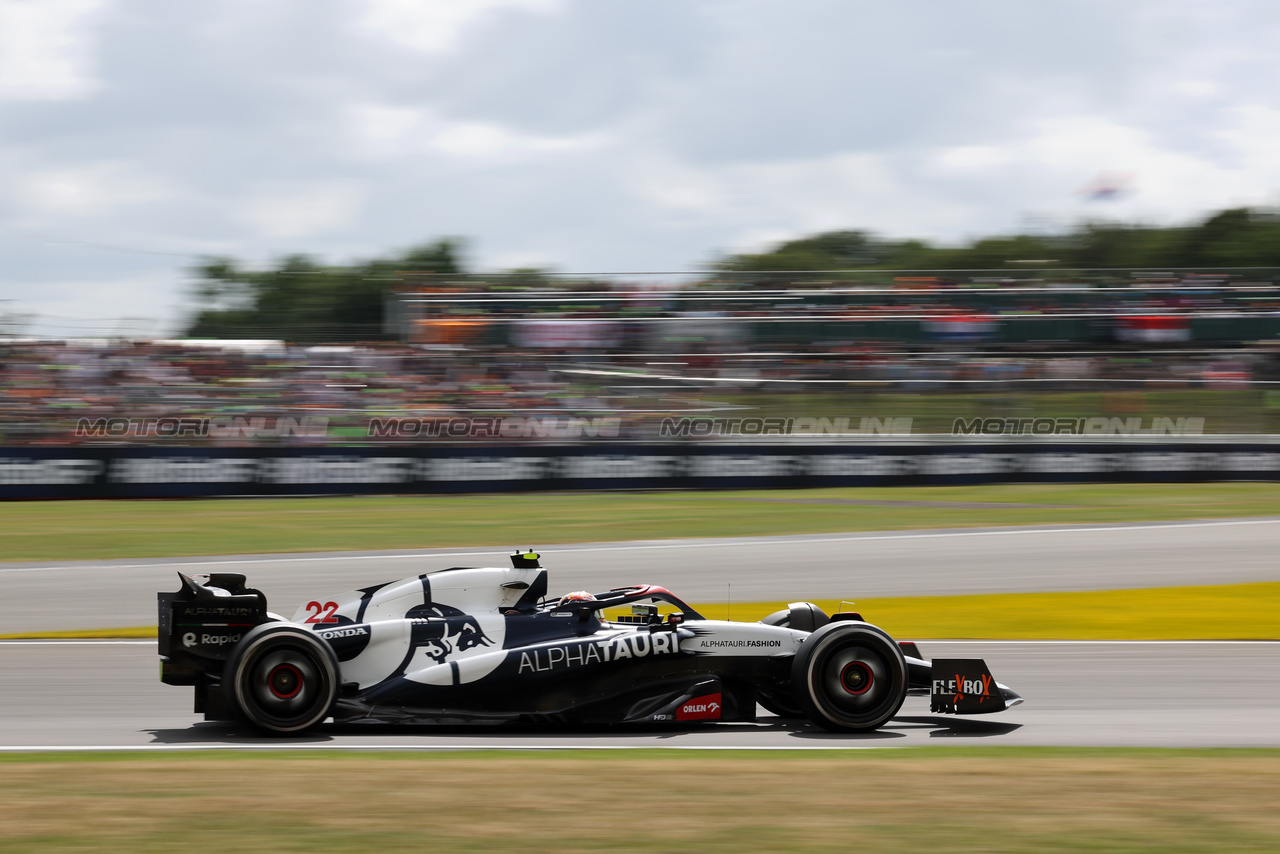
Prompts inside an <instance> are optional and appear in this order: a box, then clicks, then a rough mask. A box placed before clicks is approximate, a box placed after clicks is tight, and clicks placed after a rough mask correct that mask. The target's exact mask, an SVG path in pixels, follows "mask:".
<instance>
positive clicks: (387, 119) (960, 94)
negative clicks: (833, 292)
mask: <svg viewBox="0 0 1280 854" xmlns="http://www.w3.org/2000/svg"><path fill="white" fill-rule="evenodd" d="M933 7H937V8H933ZM1278 40H1280V5H1278V4H1275V3H1272V2H1263V0H1226V2H1217V3H1208V2H1201V0H1132V2H1129V3H1121V4H1116V3H1114V2H1113V0H1046V2H1044V3H1038V4H1027V3H1022V4H1015V3H1011V2H1008V0H973V2H972V3H970V4H966V5H964V6H963V7H961V6H957V5H955V4H951V5H950V6H947V5H946V4H932V6H931V7H930V10H929V13H928V14H924V13H922V12H921V11H920V4H914V5H913V4H897V5H896V6H895V5H894V4H884V3H874V2H871V0H794V2H792V3H789V4H779V3H776V2H769V0H716V2H714V3H690V2H688V0H643V2H642V0H610V2H600V0H371V2H356V0H278V2H276V3H271V4H262V3H255V2H252V0H240V1H239V2H231V3H206V4H177V3H174V2H173V0H130V2H129V3H108V2H105V0H102V2H93V1H92V0H0V127H3V129H4V130H3V142H2V148H0V223H5V224H6V225H8V226H9V227H8V228H0V254H3V257H4V258H5V265H4V269H3V270H0V298H16V299H19V300H26V299H28V297H27V294H28V293H29V292H31V289H32V285H31V283H32V282H50V283H53V282H61V281H69V282H90V281H98V280H103V281H108V280H109V281H110V282H125V281H127V280H128V278H129V273H128V271H130V270H137V271H139V275H140V276H143V277H145V276H148V275H151V273H152V272H153V266H154V265H156V264H169V265H170V269H171V270H173V271H175V272H174V276H173V277H172V278H180V277H181V275H182V273H181V269H182V267H183V266H185V265H186V264H188V263H189V259H184V258H176V259H164V258H158V257H156V256H151V255H148V254H147V253H148V252H149V251H155V250H157V249H158V250H161V251H182V250H185V249H190V250H191V251H192V252H193V253H194V252H197V251H200V250H201V249H203V248H206V247H213V249H214V250H215V251H217V252H219V253H222V254H227V255H231V256H234V257H237V258H241V259H248V260H250V261H254V260H257V261H262V262H269V261H270V259H272V258H275V257H278V255H279V254H281V253H284V252H305V253H311V254H314V255H318V256H321V257H324V258H328V259H333V260H335V261H336V260H346V259H349V258H368V257H373V256H377V255H382V254H386V253H387V252H390V251H393V250H395V249H398V248H401V247H405V246H410V245H413V244H416V243H420V242H423V241H428V240H431V239H434V238H437V237H440V236H444V235H460V236H463V237H465V238H467V239H468V240H469V241H470V242H469V247H470V252H471V253H472V257H471V261H472V262H473V263H474V264H476V265H478V266H481V267H490V268H492V267H506V266H510V265H514V264H523V263H526V262H527V263H537V264H538V265H540V266H541V265H552V266H555V267H557V268H558V269H561V270H578V271H581V270H602V269H633V270H634V269H681V268H688V267H690V266H693V265H696V264H698V263H699V262H702V261H705V260H707V258H708V256H709V255H710V254H711V253H713V252H715V251H716V250H717V249H730V250H734V251H757V250H759V249H762V248H763V246H764V244H765V243H766V242H769V241H774V240H777V239H784V238H787V237H795V236H800V235H803V234H807V233H812V232H813V231H816V230H825V229H844V228H861V229H868V230H872V231H878V232H880V233H883V234H886V235H888V236H894V237H907V236H918V237H925V238H932V239H935V240H946V241H955V240H958V239H961V238H967V237H976V236H980V235H985V234H993V233H1001V232H1007V231H1009V230H1011V229H1016V228H1018V227H1019V226H1020V225H1021V224H1022V223H1023V221H1024V218H1025V217H1026V216H1027V215H1028V214H1033V215H1036V216H1037V217H1039V218H1040V220H1041V221H1052V222H1056V223H1061V224H1070V223H1071V222H1074V221H1076V220H1078V219H1080V218H1082V217H1085V216H1106V217H1114V218H1117V219H1124V218H1130V219H1144V220H1151V221H1158V222H1178V221H1187V220H1190V219H1193V218H1196V217H1200V216H1203V215H1205V214H1207V213H1209V212H1211V211H1213V210H1215V209H1219V208H1221V207H1224V206H1227V205H1235V204H1240V203H1251V202H1253V203H1256V202H1260V201H1261V202H1266V201H1271V200H1273V199H1274V198H1275V194H1276V192H1277V191H1278V190H1280V160H1277V159H1276V158H1275V157H1274V155H1273V153H1272V147H1273V140H1274V139H1276V138H1277V136H1280V107H1277V105H1276V101H1275V98H1274V93H1273V92H1272V88H1273V87H1272V86H1271V83H1272V81H1274V79H1275V78H1276V75H1277V73H1280V53H1277V52H1276V51H1275V50H1274V45H1275V44H1276V43H1277V41H1278ZM1104 172H1112V173H1125V174H1128V173H1134V174H1135V177H1134V180H1133V184H1132V191H1131V192H1129V193H1127V194H1125V195H1124V196H1123V197H1121V198H1117V199H1115V200H1113V201H1109V202H1106V203H1094V204H1090V203H1086V202H1085V201H1084V199H1083V198H1082V196H1081V195H1080V193H1079V190H1080V188H1081V187H1082V186H1084V185H1085V184H1087V183H1088V182H1089V181H1090V180H1091V179H1092V178H1093V177H1094V176H1096V175H1098V174H1100V173H1104ZM89 244H98V246H97V247H96V248H95V247H93V246H90V245H89ZM526 259H527V260H526ZM108 268H109V269H108ZM103 287H111V288H116V287H119V299H118V300H116V301H115V302H114V303H113V302H111V301H110V300H107V302H108V304H109V307H108V309H107V310H108V311H110V312H111V313H112V314H122V313H146V311H148V310H149V304H148V302H147V298H144V297H140V296H139V292H138V291H136V290H132V289H128V288H126V287H125V286H124V285H118V286H117V285H116V284H104V285H103ZM167 298H168V299H171V300H175V301H176V300H180V299H181V298H182V293H181V289H171V290H170V292H169V296H168V297H167ZM133 300H139V302H138V307H131V306H130V305H128V304H127V303H129V302H130V301H133Z"/></svg>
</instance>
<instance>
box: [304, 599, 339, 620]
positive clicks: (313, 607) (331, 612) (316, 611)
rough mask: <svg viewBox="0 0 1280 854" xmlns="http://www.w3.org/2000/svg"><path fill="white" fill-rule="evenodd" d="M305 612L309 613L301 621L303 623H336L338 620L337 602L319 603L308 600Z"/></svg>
mask: <svg viewBox="0 0 1280 854" xmlns="http://www.w3.org/2000/svg"><path fill="white" fill-rule="evenodd" d="M307 612H308V613H309V614H310V616H309V617H307V618H306V619H305V620H303V621H302V622H304V623H336V622H338V618H337V616H336V615H337V613H338V603H337V602H325V603H324V604H323V605H321V604H320V603H319V602H308V603H307Z"/></svg>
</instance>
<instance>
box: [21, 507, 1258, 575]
mask: <svg viewBox="0 0 1280 854" xmlns="http://www.w3.org/2000/svg"><path fill="white" fill-rule="evenodd" d="M1277 524H1280V519H1231V520H1226V521H1218V522H1152V523H1143V524H1130V525H1125V524H1118V525H1098V526H1093V527H1088V528H1079V527H1073V526H1061V527H1049V528H1001V529H998V530H977V531H972V530H963V529H957V530H954V531H935V532H931V533H927V534H926V533H915V534H895V533H889V532H867V533H863V534H849V535H844V536H827V537H796V538H792V537H789V536H787V535H785V534H782V535H777V534H775V535H771V536H768V537H734V538H721V539H716V538H709V539H707V540H706V541H698V542H677V543H664V542H652V541H649V542H646V541H644V540H639V541H637V542H636V543H634V544H627V545H616V546H590V545H582V546H580V545H577V544H574V543H564V544H561V545H560V546H558V547H557V548H556V551H562V552H634V551H649V550H653V549H705V548H734V547H750V548H760V547H762V546H770V545H776V546H791V545H802V544H808V543H846V542H857V541H859V540H933V539H942V538H947V537H1007V536H1026V535H1030V534H1097V533H1107V532H1110V531H1119V532H1123V531H1149V530H1164V529H1167V528H1220V527H1227V526H1233V525H1277ZM542 551H543V552H544V553H546V551H547V550H546V549H543V550H542ZM475 555H497V556H501V557H504V558H505V557H506V555H507V552H505V551H494V550H484V551H470V552H434V551H430V550H424V551H422V552H410V553H408V554H406V553H398V554H388V553H372V554H350V555H326V554H324V553H320V554H318V555H317V556H315V557H305V556H304V557H257V558H233V559H230V560H188V561H172V562H166V563H161V562H159V560H162V559H158V560H157V562H155V563H120V564H114V563H105V564H81V565H67V566H23V567H11V568H8V569H0V573H8V572H56V571H62V570H99V569H170V568H173V567H184V566H236V565H241V564H265V563H309V562H313V563H321V562H326V561H343V560H397V559H403V560H410V559H419V558H446V557H472V556H475Z"/></svg>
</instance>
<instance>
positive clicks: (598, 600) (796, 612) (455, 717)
mask: <svg viewBox="0 0 1280 854" xmlns="http://www.w3.org/2000/svg"><path fill="white" fill-rule="evenodd" d="M511 563H512V567H511V568H510V569H506V568H469V567H454V568H451V569H442V570H439V571H437V572H431V573H427V574H424V575H417V576H411V577H409V578H406V579H403V580H401V581H396V582H392V583H390V584H382V585H377V586H374V587H366V588H363V589H361V590H356V591H353V592H351V593H347V594H345V595H342V596H336V597H334V598H332V599H328V598H316V599H314V600H311V601H308V602H306V603H305V604H303V605H302V606H301V607H300V608H299V609H298V611H297V613H295V614H294V616H293V619H292V620H286V619H284V618H283V617H281V616H278V615H276V614H272V613H269V612H268V611H267V601H266V597H265V596H263V594H262V593H261V592H259V591H257V590H253V589H251V588H248V587H246V586H245V578H244V576H243V575H238V574H234V573H212V574H210V575H208V576H197V577H196V578H191V577H188V576H185V575H181V573H179V575H180V577H181V578H182V589H180V590H179V591H178V592H176V593H161V594H159V595H158V598H159V610H160V635H159V646H160V655H161V656H162V658H161V667H160V679H161V681H163V682H165V683H166V684H169V685H191V686H194V687H195V711H196V712H203V713H204V716H205V719H206V720H233V721H243V722H246V723H248V724H250V725H252V726H254V727H256V728H257V729H259V730H261V731H263V732H265V733H271V734H281V735H284V734H291V733H299V732H303V731H304V730H307V729H310V728H311V727H314V726H316V725H317V724H319V723H321V722H322V721H324V720H325V719H326V718H329V717H332V718H333V719H334V720H335V722H339V723H344V724H351V723H377V724H402V723H463V722H473V723H507V722H516V721H525V722H537V721H544V722H565V723H579V724H611V723H621V724H628V723H645V724H667V723H669V724H673V725H680V726H683V725H688V724H693V723H699V722H712V721H753V720H755V719H756V705H757V703H758V704H759V705H761V706H763V707H764V708H765V709H767V710H769V711H771V712H773V713H775V714H778V715H781V716H784V717H801V716H803V717H806V718H808V719H809V720H810V721H812V722H813V723H815V724H817V725H818V726H820V727H823V728H825V729H829V730H833V731H837V732H865V731H869V730H874V729H876V728H877V727H880V726H882V725H883V724H884V723H885V722H886V721H888V720H889V719H890V718H891V717H893V716H894V714H896V713H897V711H898V709H899V708H900V707H901V706H902V703H903V700H904V698H905V697H906V696H907V695H908V694H929V695H930V696H931V698H932V703H931V707H932V711H934V712H939V713H951V714H962V715H964V714H983V713H987V712H999V711H1003V710H1004V709H1006V708H1008V707H1009V706H1012V705H1015V704H1017V703H1020V702H1022V698H1021V697H1019V696H1018V695H1017V694H1016V693H1014V692H1013V691H1012V690H1010V689H1009V688H1006V687H1005V686H1003V685H1001V684H999V683H997V682H995V681H994V680H993V679H992V678H991V674H990V672H989V671H988V670H987V667H986V664H985V663H984V662H983V661H982V660H981V659H950V660H945V661H944V660H937V659H936V660H934V661H933V662H928V661H925V660H924V659H923V658H922V657H921V655H920V651H919V650H918V649H917V648H916V646H915V645H914V644H913V643H909V642H902V643H899V642H896V641H894V639H893V638H891V637H890V636H889V635H888V634H887V633H886V632H885V631H883V630H882V629H879V628H877V627H875V626H873V625H871V624H870V623H867V622H865V621H864V620H863V619H862V617H861V616H860V615H859V614H856V613H852V612H845V613H838V614H833V615H831V616H828V615H827V614H825V613H823V612H822V611H821V610H820V609H819V608H818V607H817V606H816V605H812V604H810V603H807V602H797V603H793V604H792V605H790V606H789V607H788V608H787V609H786V610H783V611H778V612H777V613H775V614H772V615H770V616H769V617H766V618H765V619H764V620H761V621H760V622H758V623H743V622H728V621H722V620H708V619H706V618H705V617H703V616H702V615H701V614H699V613H698V612H697V611H695V610H694V609H693V608H691V607H689V606H688V605H687V604H685V603H684V602H682V601H681V600H680V599H678V598H676V597H675V596H674V595H672V594H671V593H670V592H669V591H668V590H666V589H664V588H662V587H653V586H647V585H639V586H636V587H622V588H617V589H615V590H610V591H608V592H606V593H597V594H594V595H593V594H590V593H586V592H581V593H570V594H568V595H566V596H562V597H559V598H555V599H548V598H547V571H546V570H545V569H542V568H541V566H540V564H539V562H538V555H536V554H533V553H532V552H530V553H525V554H520V553H517V554H515V555H512V559H511Z"/></svg>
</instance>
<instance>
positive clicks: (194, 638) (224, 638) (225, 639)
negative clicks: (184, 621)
mask: <svg viewBox="0 0 1280 854" xmlns="http://www.w3.org/2000/svg"><path fill="white" fill-rule="evenodd" d="M240 636H241V633H240V632H236V633H235V634H217V635H213V634H209V633H208V632H200V633H198V634H197V633H196V632H186V633H185V634H183V636H182V645H183V646H185V647H188V648H190V647H193V646H226V645H227V644H231V643H235V642H236V641H238V640H240Z"/></svg>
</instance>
